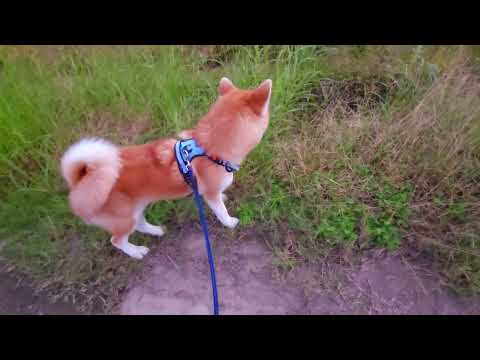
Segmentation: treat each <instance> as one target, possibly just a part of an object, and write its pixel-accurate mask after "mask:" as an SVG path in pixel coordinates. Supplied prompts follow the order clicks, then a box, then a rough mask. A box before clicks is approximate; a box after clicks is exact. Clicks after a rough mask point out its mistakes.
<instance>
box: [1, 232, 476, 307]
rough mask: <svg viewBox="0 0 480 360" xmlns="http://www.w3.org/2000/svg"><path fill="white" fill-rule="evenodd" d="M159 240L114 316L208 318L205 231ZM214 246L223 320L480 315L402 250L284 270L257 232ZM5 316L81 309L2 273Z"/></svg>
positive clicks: (217, 241)
mask: <svg viewBox="0 0 480 360" xmlns="http://www.w3.org/2000/svg"><path fill="white" fill-rule="evenodd" d="M156 241H158V244H156V245H154V247H153V249H152V251H151V252H150V253H149V255H148V256H147V257H146V258H145V260H144V264H143V269H142V271H140V272H139V273H136V274H132V277H131V279H130V281H129V282H130V283H129V285H128V287H127V289H126V291H125V295H124V296H123V298H122V299H120V302H119V304H118V306H117V307H116V308H115V309H114V310H113V313H114V314H123V315H138V314H147V315H167V314H181V315H208V314H210V313H211V311H212V300H211V285H210V273H209V269H208V263H207V259H206V253H205V246H204V239H203V237H202V234H201V233H200V232H199V231H198V230H197V229H195V228H193V227H192V226H189V227H187V228H186V229H185V230H184V231H182V232H180V233H177V234H174V235H173V234H172V235H169V236H167V237H166V238H165V239H162V240H157V239H156ZM212 242H213V248H214V255H215V260H216V269H217V279H218V291H219V297H220V309H221V313H222V314H225V315H249V314H258V315H269V314H273V315H283V314H287V315H294V314H318V315H325V314H392V315H400V314H479V313H480V299H479V298H472V297H471V298H462V297H460V296H459V295H456V294H455V293H453V292H452V291H451V290H449V289H448V288H447V287H445V286H443V285H442V283H441V280H440V277H439V275H438V274H435V273H434V272H432V270H431V264H430V265H428V262H423V263H422V260H420V259H418V258H417V259H414V258H412V256H410V255H408V254H406V253H402V252H400V251H396V252H393V253H390V252H387V251H376V252H373V251H372V252H370V253H368V254H365V256H364V257H363V258H362V260H361V262H360V263H359V264H355V265H351V266H349V265H346V264H343V265H340V264H334V263H331V262H330V263H327V262H326V263H323V264H316V265H307V264H304V265H301V266H297V267H295V268H294V269H293V270H292V271H289V272H280V271H279V270H278V268H277V267H276V266H274V257H273V255H272V252H271V251H270V250H269V249H268V248H267V247H266V246H265V243H264V242H263V241H261V240H258V239H256V238H255V235H254V234H250V235H248V236H245V237H242V238H239V239H235V240H232V239H227V238H226V237H224V236H222V235H221V233H220V232H219V233H217V234H214V236H213V238H212ZM88 313H96V311H95V310H94V311H90V312H88ZM97 313H100V310H97ZM0 314H38V315H41V314H54V315H62V314H74V315H77V314H82V312H80V311H78V310H77V309H76V308H75V306H74V305H73V304H70V303H65V302H57V303H51V302H50V301H49V300H48V299H47V297H46V296H45V295H44V294H42V293H40V294H37V293H36V292H35V291H34V288H33V287H32V286H31V285H30V283H29V281H28V280H25V279H21V278H18V277H15V276H13V275H11V274H8V273H6V272H5V269H4V270H3V272H2V273H1V275H0Z"/></svg>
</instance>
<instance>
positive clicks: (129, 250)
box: [121, 244, 149, 260]
mask: <svg viewBox="0 0 480 360" xmlns="http://www.w3.org/2000/svg"><path fill="white" fill-rule="evenodd" d="M128 245H129V246H126V247H125V248H122V249H121V250H123V252H124V253H125V254H127V255H129V256H131V257H133V258H135V259H138V260H141V259H142V258H143V257H144V256H145V255H147V254H148V251H149V249H148V248H147V247H145V246H137V245H132V244H128Z"/></svg>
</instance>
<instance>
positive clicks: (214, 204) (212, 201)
mask: <svg viewBox="0 0 480 360" xmlns="http://www.w3.org/2000/svg"><path fill="white" fill-rule="evenodd" d="M203 197H204V199H205V201H206V203H207V204H208V206H210V209H212V211H213V212H214V213H215V215H216V216H217V218H218V220H220V222H221V223H222V224H223V225H225V226H226V227H229V228H231V229H233V228H234V227H235V226H237V224H238V219H237V218H235V217H231V216H230V215H229V214H228V210H227V208H226V207H225V204H224V203H223V196H222V193H218V194H214V195H210V194H205V195H204V196H203Z"/></svg>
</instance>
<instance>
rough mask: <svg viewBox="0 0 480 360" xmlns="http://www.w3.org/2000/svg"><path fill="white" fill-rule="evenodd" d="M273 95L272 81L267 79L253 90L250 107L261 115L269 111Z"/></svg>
mask: <svg viewBox="0 0 480 360" xmlns="http://www.w3.org/2000/svg"><path fill="white" fill-rule="evenodd" d="M271 95H272V80H270V79H267V80H265V81H264V82H262V83H261V84H260V86H259V87H257V88H256V89H255V90H253V92H252V95H251V97H250V106H251V107H252V109H253V110H254V111H255V112H256V113H257V114H259V115H262V114H265V113H266V112H267V111H268V106H269V103H270V97H271Z"/></svg>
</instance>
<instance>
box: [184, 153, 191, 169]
mask: <svg viewBox="0 0 480 360" xmlns="http://www.w3.org/2000/svg"><path fill="white" fill-rule="evenodd" d="M183 155H184V156H185V164H186V165H185V167H186V168H187V170H189V169H190V167H191V165H190V160H188V151H187V150H186V149H183Z"/></svg>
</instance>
